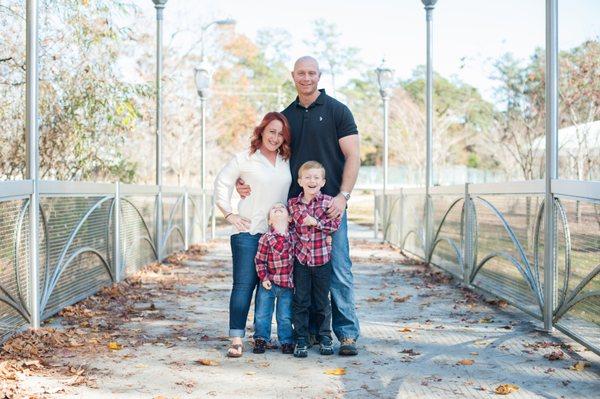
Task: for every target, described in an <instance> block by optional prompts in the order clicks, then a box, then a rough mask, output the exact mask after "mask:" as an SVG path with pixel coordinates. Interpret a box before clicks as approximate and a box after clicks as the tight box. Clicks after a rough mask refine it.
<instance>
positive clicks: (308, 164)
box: [298, 161, 325, 179]
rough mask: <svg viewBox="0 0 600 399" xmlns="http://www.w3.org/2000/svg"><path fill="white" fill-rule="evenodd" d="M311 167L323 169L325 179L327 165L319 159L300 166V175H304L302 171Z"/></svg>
mask: <svg viewBox="0 0 600 399" xmlns="http://www.w3.org/2000/svg"><path fill="white" fill-rule="evenodd" d="M309 169H321V171H322V172H323V179H325V167H324V166H323V165H321V164H320V163H319V162H317V161H306V162H304V163H303V164H302V166H300V169H298V177H302V172H305V171H307V170H309Z"/></svg>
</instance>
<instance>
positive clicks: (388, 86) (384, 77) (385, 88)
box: [375, 60, 394, 99]
mask: <svg viewBox="0 0 600 399" xmlns="http://www.w3.org/2000/svg"><path fill="white" fill-rule="evenodd" d="M375 72H376V73H377V83H378V84H379V93H380V94H381V98H383V99H387V98H388V97H389V96H390V92H391V90H392V86H393V84H394V71H393V70H391V69H390V68H388V67H387V66H386V65H385V60H383V61H381V65H380V66H379V67H378V68H377V69H376V70H375Z"/></svg>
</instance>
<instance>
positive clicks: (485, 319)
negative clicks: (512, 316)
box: [479, 316, 494, 324]
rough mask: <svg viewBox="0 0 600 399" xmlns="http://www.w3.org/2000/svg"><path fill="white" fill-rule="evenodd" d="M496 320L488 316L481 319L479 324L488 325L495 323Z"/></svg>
mask: <svg viewBox="0 0 600 399" xmlns="http://www.w3.org/2000/svg"><path fill="white" fill-rule="evenodd" d="M493 322H494V319H493V318H491V317H490V316H486V317H482V318H481V319H479V323H481V324H487V323H493Z"/></svg>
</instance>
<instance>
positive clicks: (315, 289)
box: [288, 161, 341, 357]
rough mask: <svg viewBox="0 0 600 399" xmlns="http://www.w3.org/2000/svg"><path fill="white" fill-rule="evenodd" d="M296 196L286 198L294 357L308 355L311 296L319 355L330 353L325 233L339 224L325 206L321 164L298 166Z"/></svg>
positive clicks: (326, 198) (328, 248)
mask: <svg viewBox="0 0 600 399" xmlns="http://www.w3.org/2000/svg"><path fill="white" fill-rule="evenodd" d="M298 184H299V185H300V187H302V192H301V193H300V195H299V196H297V197H293V198H290V200H289V201H288V207H289V210H290V215H291V217H292V222H293V223H294V229H295V232H296V235H297V240H298V241H297V243H296V247H295V255H296V260H295V262H294V284H295V286H296V290H295V292H294V299H293V302H292V308H293V320H294V335H295V339H296V346H295V348H294V356H295V357H306V356H308V343H309V341H308V338H309V333H308V315H309V308H310V306H311V297H312V301H313V302H312V304H313V308H314V309H313V310H314V314H315V322H316V326H317V329H318V331H317V334H318V337H319V343H320V348H319V351H320V353H321V354H322V355H331V354H333V342H332V339H331V303H330V301H329V289H330V285H331V273H332V268H331V244H330V242H328V239H327V237H328V236H329V235H330V234H332V233H333V232H334V231H336V230H337V229H338V228H339V227H340V222H341V219H340V217H339V216H338V217H336V218H329V217H328V215H327V210H328V208H329V207H330V206H331V203H332V201H333V197H331V196H329V195H326V194H323V193H321V188H322V187H323V186H324V185H325V168H324V167H323V165H321V164H320V163H318V162H316V161H308V162H305V163H304V164H302V166H300V169H299V170H298Z"/></svg>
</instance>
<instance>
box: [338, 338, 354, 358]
mask: <svg viewBox="0 0 600 399" xmlns="http://www.w3.org/2000/svg"><path fill="white" fill-rule="evenodd" d="M338 354H339V355H340V356H356V355H358V350H357V349H356V340H354V339H352V338H343V339H342V340H341V342H340V350H339V351H338Z"/></svg>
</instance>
